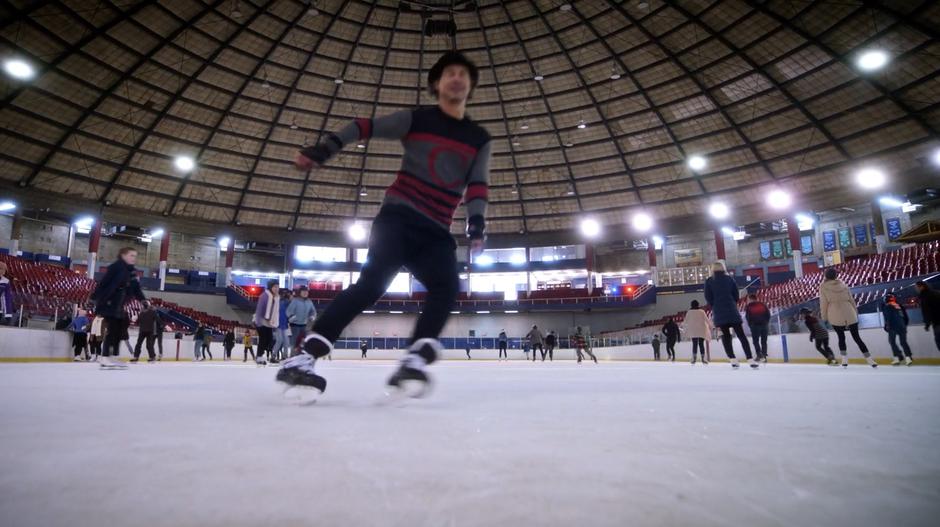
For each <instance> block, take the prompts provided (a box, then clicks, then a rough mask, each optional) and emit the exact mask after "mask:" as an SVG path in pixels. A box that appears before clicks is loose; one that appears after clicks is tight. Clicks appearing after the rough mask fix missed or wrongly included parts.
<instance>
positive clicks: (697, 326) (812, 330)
mask: <svg viewBox="0 0 940 527" xmlns="http://www.w3.org/2000/svg"><path fill="white" fill-rule="evenodd" d="M824 276H825V280H823V282H822V284H821V285H820V286H819V317H817V316H816V315H815V314H814V313H813V312H812V310H810V309H809V308H807V307H804V308H802V309H800V311H799V318H800V319H801V320H802V321H803V323H804V325H805V326H806V328H807V329H808V330H809V340H810V341H811V342H814V344H815V346H816V350H817V351H818V352H819V353H820V354H821V355H822V356H823V357H824V358H825V359H826V361H827V363H828V364H829V365H831V366H837V365H839V364H840V361H838V360H836V357H835V354H834V353H833V351H832V349H831V348H830V347H829V329H828V328H827V327H826V324H827V323H828V325H829V326H831V327H832V329H833V330H834V331H835V332H836V337H837V341H838V347H839V351H840V354H841V356H842V360H841V365H842V366H843V367H847V366H848V364H849V362H848V355H847V345H846V338H845V336H846V333H848V334H849V335H851V337H852V340H853V341H854V342H855V345H856V346H857V347H858V350H859V352H860V353H861V355H862V356H863V357H864V358H865V361H866V362H867V363H868V365H870V366H871V367H873V368H876V367H877V366H878V364H877V363H876V362H875V360H874V359H873V358H872V356H871V353H870V352H869V350H868V347H867V346H866V345H865V342H864V341H863V340H862V337H861V335H860V333H859V327H858V308H857V306H856V304H855V299H854V297H853V296H852V293H851V291H850V289H849V287H848V286H847V285H846V284H845V282H843V281H842V280H840V279H839V275H838V272H837V271H836V270H835V269H833V268H829V269H827V270H826V272H825V273H824ZM914 287H915V288H916V290H917V293H918V297H919V300H920V307H921V312H922V313H923V318H924V330H925V331H930V330H931V328H932V329H933V334H934V342H935V343H936V346H937V349H938V350H940V291H936V290H934V289H931V288H930V286H929V285H928V284H927V283H926V282H923V281H918V282H916V283H915V284H914ZM739 299H740V293H739V289H738V287H737V284H735V282H734V279H733V278H731V277H730V276H728V274H727V272H726V270H725V266H724V264H723V263H721V262H716V263H715V264H714V265H713V266H712V276H711V277H709V278H708V279H707V280H705V300H706V302H707V303H708V306H709V307H710V308H711V317H709V314H708V313H707V312H706V311H705V310H704V309H703V308H702V307H701V305H700V304H699V302H698V301H697V300H693V301H692V303H691V306H690V307H691V308H690V309H689V310H688V311H687V312H686V315H685V320H684V323H683V327H682V328H680V327H679V325H678V324H677V323H676V321H675V320H673V319H672V318H669V319H667V321H666V323H665V324H664V325H663V327H662V329H661V330H660V333H661V334H662V338H661V337H660V336H659V334H657V335H654V336H653V339H652V342H651V345H652V347H653V359H654V360H657V361H658V360H660V358H661V357H660V349H661V347H662V344H663V341H664V340H665V344H666V360H667V361H673V362H674V361H675V360H676V343H678V342H679V341H680V340H681V338H682V332H683V331H684V332H685V333H686V335H687V337H688V338H690V339H691V341H692V360H691V363H692V364H695V363H696V362H697V360H699V357H701V361H702V362H703V363H704V364H708V355H707V353H706V349H707V341H708V340H709V339H710V338H711V336H712V334H713V330H714V329H715V328H717V329H719V330H720V332H721V336H720V337H719V339H720V341H721V344H722V346H723V348H724V351H725V354H726V355H727V356H728V359H729V360H730V361H731V366H732V367H733V368H739V367H740V363H739V362H738V360H737V358H736V356H735V353H734V337H732V333H733V334H734V336H736V337H737V339H738V341H739V342H740V344H741V348H742V349H743V351H744V356H745V357H746V358H747V361H748V363H749V365H750V367H751V368H752V369H757V368H759V367H760V366H759V365H760V363H766V362H767V335H768V333H769V327H770V319H771V313H770V309H769V308H768V307H767V305H766V304H764V303H763V302H761V301H760V300H758V299H757V295H754V294H750V295H748V296H747V304H746V306H745V308H744V319H743V320H742V318H741V313H740V312H739V310H738V300H739ZM879 311H880V312H881V314H882V319H883V320H884V330H885V332H886V333H887V335H888V339H887V340H888V344H889V345H890V347H891V351H892V353H893V355H894V358H893V359H892V361H891V364H892V365H895V366H898V365H901V364H905V365H908V366H910V365H912V364H913V363H914V359H913V354H912V353H911V347H910V345H909V344H908V341H907V328H908V325H909V324H910V318H909V317H908V314H907V310H906V309H905V307H904V305H903V303H901V302H900V301H899V300H898V296H897V295H896V294H894V293H888V294H887V295H885V297H884V299H883V301H882V302H881V303H880V305H879ZM745 322H746V323H747V325H748V328H749V329H750V333H751V341H750V342H748V339H747V337H746V336H745V333H744V323H745ZM751 345H753V347H754V349H753V352H752V350H751Z"/></svg>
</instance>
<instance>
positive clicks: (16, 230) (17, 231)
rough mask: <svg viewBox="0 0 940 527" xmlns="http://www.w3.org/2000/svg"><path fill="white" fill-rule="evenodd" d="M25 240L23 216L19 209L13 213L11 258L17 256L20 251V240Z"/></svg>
mask: <svg viewBox="0 0 940 527" xmlns="http://www.w3.org/2000/svg"><path fill="white" fill-rule="evenodd" d="M22 238H23V215H22V214H20V210H19V207H17V209H16V212H14V213H13V228H12V229H10V256H17V253H18V252H19V251H20V240H21V239H22Z"/></svg>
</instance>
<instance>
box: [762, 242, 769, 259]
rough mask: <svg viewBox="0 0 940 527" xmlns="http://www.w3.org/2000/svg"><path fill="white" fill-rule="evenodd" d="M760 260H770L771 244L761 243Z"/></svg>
mask: <svg viewBox="0 0 940 527" xmlns="http://www.w3.org/2000/svg"><path fill="white" fill-rule="evenodd" d="M760 259H761V260H770V242H760Z"/></svg>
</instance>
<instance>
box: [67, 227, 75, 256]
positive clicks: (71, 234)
mask: <svg viewBox="0 0 940 527" xmlns="http://www.w3.org/2000/svg"><path fill="white" fill-rule="evenodd" d="M74 246H75V225H74V224H73V225H69V241H68V244H67V245H66V246H65V257H66V258H68V260H69V262H71V261H72V249H73V248H74Z"/></svg>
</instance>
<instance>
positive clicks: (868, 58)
mask: <svg viewBox="0 0 940 527" xmlns="http://www.w3.org/2000/svg"><path fill="white" fill-rule="evenodd" d="M855 63H856V64H857V65H858V67H859V68H860V69H862V70H864V71H877V70H880V69H881V68H883V67H885V65H887V64H888V54H887V53H886V52H884V51H882V50H880V49H871V50H868V51H865V52H863V53H861V54H860V55H859V56H858V60H856V62H855Z"/></svg>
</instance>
